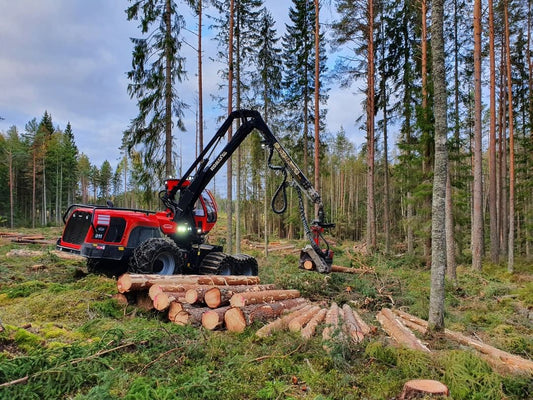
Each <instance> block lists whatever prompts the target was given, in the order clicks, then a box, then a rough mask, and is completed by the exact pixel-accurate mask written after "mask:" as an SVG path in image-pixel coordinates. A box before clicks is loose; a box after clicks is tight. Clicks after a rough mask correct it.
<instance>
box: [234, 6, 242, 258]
mask: <svg viewBox="0 0 533 400" xmlns="http://www.w3.org/2000/svg"><path fill="white" fill-rule="evenodd" d="M236 11H237V15H236V19H237V29H236V30H237V35H236V38H235V41H236V45H237V46H236V47H237V48H236V52H235V53H236V55H237V60H236V63H235V67H236V68H235V69H236V74H235V80H236V95H237V99H236V103H237V104H236V105H237V110H240V108H241V62H242V60H241V32H242V27H241V23H242V21H241V2H240V0H237V8H236ZM240 123H241V122H240V120H237V126H236V128H237V129H239V127H240ZM241 149H242V146H239V147H237V171H236V174H235V181H236V183H237V188H236V191H235V193H236V199H235V252H236V253H237V254H239V253H240V252H241V158H242V151H241Z"/></svg>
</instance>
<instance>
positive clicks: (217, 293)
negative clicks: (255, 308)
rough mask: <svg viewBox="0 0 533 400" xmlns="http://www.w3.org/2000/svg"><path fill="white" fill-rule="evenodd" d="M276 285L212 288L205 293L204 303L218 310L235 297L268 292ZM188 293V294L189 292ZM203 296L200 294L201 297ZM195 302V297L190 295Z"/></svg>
mask: <svg viewBox="0 0 533 400" xmlns="http://www.w3.org/2000/svg"><path fill="white" fill-rule="evenodd" d="M275 288H276V285H274V284H271V285H240V286H225V287H212V288H210V289H208V290H206V291H204V292H203V299H202V300H200V301H203V302H204V303H205V304H206V305H207V306H208V307H210V308H217V307H220V306H224V305H228V304H229V302H230V299H231V297H232V296H233V295H235V294H237V293H245V292H261V291H266V290H274V289H275ZM187 293H188V292H187ZM201 295H202V294H201V293H200V294H199V296H201ZM190 297H191V300H193V299H194V298H193V295H192V294H191V295H190Z"/></svg>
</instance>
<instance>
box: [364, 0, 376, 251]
mask: <svg viewBox="0 0 533 400" xmlns="http://www.w3.org/2000/svg"><path fill="white" fill-rule="evenodd" d="M367 29H368V32H367V35H368V37H367V40H368V50H367V51H368V54H367V57H368V67H367V68H368V70H367V84H368V88H367V98H366V128H367V164H368V166H367V168H368V171H367V183H366V189H367V206H366V211H367V217H366V224H367V227H366V229H367V233H366V245H367V251H368V252H369V253H373V252H374V250H375V248H376V211H375V200H374V158H375V156H374V4H373V0H368V27H367Z"/></svg>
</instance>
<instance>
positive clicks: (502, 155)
mask: <svg viewBox="0 0 533 400" xmlns="http://www.w3.org/2000/svg"><path fill="white" fill-rule="evenodd" d="M504 41H505V39H504V35H502V46H501V57H500V58H501V65H500V99H499V100H500V101H499V103H500V104H499V113H498V118H499V124H498V131H499V143H498V153H499V166H500V168H499V182H498V190H499V201H498V205H499V207H498V210H499V218H498V220H499V227H500V252H501V254H502V255H507V245H508V240H507V238H508V232H509V231H508V221H509V219H508V215H507V210H508V209H507V200H508V199H507V185H506V181H507V134H506V127H505V92H506V89H505V88H506V85H505V80H506V77H505V45H504Z"/></svg>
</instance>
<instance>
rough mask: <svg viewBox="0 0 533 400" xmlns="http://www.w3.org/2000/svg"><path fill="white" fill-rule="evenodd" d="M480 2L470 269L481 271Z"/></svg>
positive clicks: (477, 3) (476, 6)
mask: <svg viewBox="0 0 533 400" xmlns="http://www.w3.org/2000/svg"><path fill="white" fill-rule="evenodd" d="M481 108H482V99H481V0H475V1H474V172H473V174H474V183H473V185H474V186H473V203H474V204H473V214H472V219H473V220H472V268H474V269H475V270H478V271H481V261H482V257H483V180H482V179H483V177H482V174H483V170H482V163H483V158H482V157H483V154H482V148H481V144H482V143H481V141H482V132H481V129H482V127H481Z"/></svg>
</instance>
